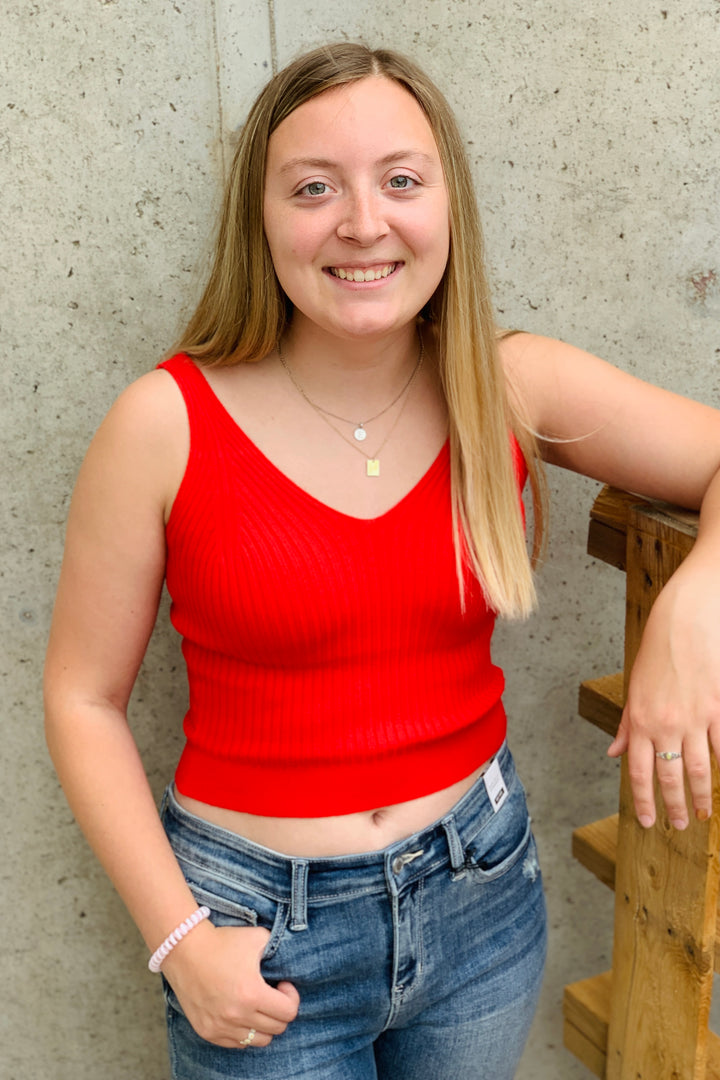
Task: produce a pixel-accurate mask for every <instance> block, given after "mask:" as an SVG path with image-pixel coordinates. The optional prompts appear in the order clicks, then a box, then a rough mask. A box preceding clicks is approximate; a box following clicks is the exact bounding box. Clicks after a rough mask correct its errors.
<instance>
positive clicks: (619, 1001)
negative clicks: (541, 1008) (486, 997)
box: [564, 488, 720, 1080]
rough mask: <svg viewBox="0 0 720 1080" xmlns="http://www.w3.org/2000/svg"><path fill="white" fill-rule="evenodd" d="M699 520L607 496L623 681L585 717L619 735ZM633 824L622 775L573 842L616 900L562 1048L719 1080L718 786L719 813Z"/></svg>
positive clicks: (593, 532)
mask: <svg viewBox="0 0 720 1080" xmlns="http://www.w3.org/2000/svg"><path fill="white" fill-rule="evenodd" d="M696 532H697V516H696V515H695V514H689V513H687V512H685V511H681V510H678V509H677V508H674V507H665V506H658V505H654V504H650V503H647V502H645V501H644V500H641V499H638V498H637V497H636V496H633V495H629V494H628V493H626V492H618V491H613V490H612V489H608V488H605V489H603V491H602V492H601V494H600V495H599V496H598V498H597V499H596V500H595V504H594V506H593V510H592V515H591V525H590V532H589V540H588V551H589V553H590V554H591V555H593V556H595V557H596V558H599V559H602V560H603V561H605V562H608V563H610V564H611V565H613V566H616V567H618V568H619V569H622V570H625V571H626V573H627V593H626V597H627V599H626V620H625V671H624V674H623V673H622V672H621V673H619V674H617V675H607V676H603V677H602V678H599V679H591V680H588V681H587V682H585V683H583V685H582V687H581V690H580V700H579V712H580V714H581V716H584V717H585V718H586V719H587V720H590V721H591V722H592V723H594V724H596V725H597V726H598V727H599V728H601V729H602V730H603V731H605V732H607V733H609V734H614V733H615V732H616V730H617V726H618V724H619V722H620V716H621V713H622V707H623V703H624V701H625V696H626V692H627V681H628V676H629V673H630V671H631V668H632V665H633V662H634V660H635V657H636V655H637V651H638V647H639V644H640V638H641V635H642V632H643V629H644V627H645V623H646V621H647V617H648V614H649V612H650V608H651V606H652V603H653V602H654V600H655V598H656V597H657V595H658V593H659V592H660V590H661V589H662V587H663V585H664V584H665V583H666V581H667V580H668V578H669V577H670V576H671V574H672V573H674V571H675V570H676V569H677V567H678V566H679V565H680V563H681V562H682V560H683V559H684V558H685V556H686V555H687V554H688V552H689V551H690V550H691V548H692V544H693V542H694V539H695V535H696ZM656 799H657V802H658V820H657V822H656V824H655V826H654V827H653V828H652V829H649V830H645V829H643V828H642V827H641V826H640V825H639V824H638V823H637V820H636V817H635V810H634V806H633V803H632V794H631V790H630V784H629V780H628V771H627V764H626V762H623V764H622V769H621V785H620V809H619V814H617V815H614V816H611V817H608V818H605V819H604V820H602V821H598V822H594V823H592V824H591V825H586V826H583V827H581V828H579V829H576V830H575V833H574V834H573V854H574V855H575V857H576V858H577V859H579V860H580V862H582V863H583V865H584V866H586V867H587V868H588V869H589V870H591V871H592V872H593V873H594V874H595V875H596V876H597V877H598V878H599V880H600V881H602V882H604V883H605V884H606V885H608V886H609V887H610V888H614V889H615V939H614V948H613V970H612V972H606V973H604V974H602V975H596V976H593V977H590V978H588V979H584V980H582V981H581V982H578V983H574V984H572V985H570V986H567V987H566V988H565V1001H564V1010H565V1045H566V1046H567V1047H568V1048H569V1049H570V1050H571V1051H572V1052H573V1053H574V1054H575V1055H576V1056H577V1057H579V1058H580V1060H582V1061H583V1062H584V1063H585V1064H586V1065H587V1066H588V1068H589V1069H590V1070H591V1071H592V1072H593V1073H594V1074H595V1075H596V1076H598V1077H601V1078H605V1080H720V1039H719V1038H718V1036H717V1035H715V1034H714V1033H713V1032H711V1031H709V1030H708V1014H709V1009H710V998H711V992H712V978H713V968H714V969H715V971H720V932H719V931H718V927H720V914H719V912H718V905H717V900H718V880H719V878H720V856H719V852H720V780H719V772H718V769H717V766H716V765H715V763H713V814H712V817H711V818H710V820H709V821H708V822H705V823H702V824H701V823H699V822H697V821H695V819H694V818H693V819H692V820H691V823H690V826H689V827H688V829H687V830H685V831H683V832H677V831H676V830H674V829H673V828H672V826H671V825H670V823H669V821H668V820H667V816H666V813H665V808H664V805H663V803H662V798H661V796H660V793H659V791H658V790H657V786H656Z"/></svg>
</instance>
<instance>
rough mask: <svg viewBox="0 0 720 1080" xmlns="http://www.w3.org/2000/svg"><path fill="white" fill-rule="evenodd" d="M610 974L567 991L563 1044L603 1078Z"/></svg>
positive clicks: (564, 1008)
mask: <svg viewBox="0 0 720 1080" xmlns="http://www.w3.org/2000/svg"><path fill="white" fill-rule="evenodd" d="M611 978H612V976H611V973H610V972H609V971H607V972H605V973H604V974H602V975H596V976H595V977H594V978H592V979H582V980H581V981H580V982H576V983H571V984H570V985H569V986H566V987H565V993H564V995H563V1015H564V1018H565V1022H564V1025H563V1041H564V1043H565V1046H566V1047H567V1049H568V1050H570V1051H571V1053H573V1054H574V1055H575V1056H576V1057H577V1058H579V1059H580V1061H582V1062H583V1064H584V1065H586V1066H587V1067H588V1069H590V1070H591V1072H593V1073H594V1074H595V1076H600V1077H604V1076H605V1070H606V1062H607V1039H608V1021H609V1018H610V992H611Z"/></svg>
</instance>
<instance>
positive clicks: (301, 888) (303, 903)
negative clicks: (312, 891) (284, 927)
mask: <svg viewBox="0 0 720 1080" xmlns="http://www.w3.org/2000/svg"><path fill="white" fill-rule="evenodd" d="M307 876H308V864H307V861H306V860H305V859H293V861H292V896H291V900H290V929H291V930H307V926H308V924H307Z"/></svg>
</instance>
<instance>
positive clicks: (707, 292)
mask: <svg viewBox="0 0 720 1080" xmlns="http://www.w3.org/2000/svg"><path fill="white" fill-rule="evenodd" d="M719 31H720V4H718V0H658V2H657V3H652V4H651V3H647V2H640V0H585V2H584V3H578V2H576V0H457V2H448V0H414V2H413V3H412V4H404V5H400V4H397V3H384V2H381V0H377V2H371V0H355V2H354V3H352V4H348V3H346V2H345V0H342V2H341V0H324V2H323V3H322V4H318V3H317V2H314V3H309V2H306V0H275V2H274V4H273V3H272V2H261V0H245V2H242V0H204V2H191V0H155V2H153V3H144V2H142V0H54V2H53V3H52V4H50V5H46V4H43V5H41V4H37V3H32V2H29V0H25V2H20V0H5V3H4V4H3V14H2V15H1V16H0V33H1V39H2V43H3V44H2V49H1V50H0V71H1V72H2V74H1V76H0V78H1V85H2V88H3V90H2V100H0V169H1V170H2V177H1V180H2V182H1V183H0V200H1V203H0V230H1V235H2V248H1V249H0V251H1V254H0V265H1V267H2V271H3V287H2V296H1V298H0V341H1V348H2V361H3V362H2V369H1V373H0V377H1V378H2V390H1V391H0V395H1V396H0V400H1V401H2V407H3V413H4V415H3V424H2V430H3V435H4V445H3V453H2V459H1V461H2V469H3V473H4V483H3V486H2V505H3V517H2V520H3V530H2V535H1V537H0V544H1V545H2V552H1V555H0V574H2V584H3V587H2V595H1V596H0V606H1V611H2V620H3V637H4V642H5V644H4V647H3V656H2V660H1V662H0V676H1V679H2V691H3V717H4V724H3V742H4V753H3V758H2V769H3V776H2V780H1V781H0V800H1V804H0V805H1V809H2V818H3V821H4V823H5V825H4V830H3V832H4V843H3V857H2V860H0V881H1V882H2V898H3V901H4V903H3V908H2V910H3V919H2V937H3V941H4V944H3V947H2V951H1V953H0V963H1V965H2V967H1V969H0V987H1V988H2V989H1V990H0V994H1V995H2V999H3V1001H2V1007H0V1047H2V1050H1V1051H0V1078H1V1080H37V1078H38V1077H48V1078H51V1080H91V1078H92V1080H96V1078H97V1077H98V1076H100V1075H102V1076H103V1077H105V1080H138V1078H141V1080H163V1078H166V1077H167V1075H168V1070H167V1065H166V1062H165V1051H164V1034H163V1027H162V1015H161V1002H160V993H159V985H158V982H157V980H156V979H154V978H152V977H151V976H150V975H149V974H148V973H147V971H146V969H145V961H146V956H145V950H144V947H143V945H142V943H141V942H140V940H139V937H138V935H137V933H136V931H135V929H134V927H133V926H132V924H131V922H130V920H129V918H128V916H127V915H126V914H125V912H124V909H123V908H122V906H121V904H120V902H119V901H118V899H117V898H116V897H115V896H114V894H113V892H112V890H111V888H110V886H109V885H108V884H107V883H106V881H105V880H104V877H103V875H102V873H101V871H100V870H99V869H98V868H97V867H96V865H95V863H94V861H93V858H92V856H91V855H90V853H89V852H88V850H87V848H86V846H85V844H84V841H83V840H82V838H81V837H80V836H79V834H78V831H77V829H76V827H75V825H74V823H73V821H72V816H71V814H70V812H69V811H68V809H67V807H66V805H65V803H64V801H63V798H62V795H61V793H60V791H59V788H58V785H57V782H56V780H55V778H54V774H53V772H52V770H51V768H50V765H49V761H48V758H47V755H46V752H45V749H44V744H43V742H42V735H41V701H40V673H41V664H42V654H43V649H44V642H45V637H46V632H47V626H48V620H49V616H50V610H51V604H52V596H53V590H54V583H55V580H56V576H57V572H58V566H59V561H60V554H61V545H62V535H63V523H64V519H65V514H66V510H67V505H68V498H69V493H70V490H71V486H72V482H73V477H74V475H75V473H76V470H77V468H78V466H79V463H80V460H81V458H82V454H83V452H84V449H85V447H86V445H87V443H88V441H89V439H90V436H91V434H92V432H93V430H94V428H95V427H96V425H97V424H98V422H99V420H100V419H101V417H102V416H103V414H104V413H105V411H106V409H107V408H108V406H109V404H110V402H111V401H112V400H113V398H114V396H115V395H116V394H117V393H118V392H119V391H120V389H121V388H122V387H123V386H124V385H126V383H127V382H128V381H130V380H131V379H132V378H134V377H136V376H137V375H139V374H141V373H142V372H144V371H146V370H147V369H149V368H150V367H152V366H153V365H154V364H155V363H156V362H157V360H158V358H159V357H160V355H161V353H162V352H163V351H164V350H165V348H166V347H167V346H168V344H169V343H170V342H171V340H172V339H173V337H174V336H175V333H176V330H177V328H178V327H179V325H180V324H181V322H182V320H183V318H184V317H185V316H186V315H187V313H188V312H189V310H190V307H191V305H192V301H193V298H194V297H195V296H196V295H197V290H198V287H199V283H200V281H201V280H202V274H203V267H204V258H205V253H206V251H207V247H208V235H209V233H210V232H211V229H212V224H213V220H214V213H215V209H216V206H217V189H218V181H219V179H220V177H221V174H222V171H223V167H224V162H225V161H226V160H227V157H228V153H229V150H228V147H229V143H230V141H231V137H232V131H233V129H234V128H236V127H237V126H238V124H240V123H241V121H242V118H243V115H244V111H245V109H246V107H247V105H248V103H249V101H250V100H251V98H252V96H253V94H254V93H255V91H256V90H257V89H258V88H259V87H260V85H261V84H262V83H263V82H264V81H265V79H266V78H267V76H268V75H269V73H270V72H271V70H272V67H273V62H274V61H277V62H279V63H280V64H282V63H284V62H285V61H286V60H287V59H289V58H290V57H291V56H293V55H294V54H295V53H296V52H298V51H301V50H303V49H305V48H306V47H310V46H313V45H316V44H319V43H321V42H323V41H325V40H329V39H339V38H347V39H362V40H365V41H367V42H368V43H369V44H371V45H381V44H382V45H389V46H392V47H395V48H398V49H401V50H404V51H406V52H408V53H410V54H411V55H413V56H414V57H415V58H416V59H417V60H418V61H419V62H420V63H421V64H423V65H424V66H426V68H427V69H428V70H429V71H430V73H431V74H432V75H433V76H434V77H435V78H436V79H437V81H438V83H439V84H440V85H441V86H442V87H443V89H444V90H445V91H446V93H447V95H448V97H449V99H450V101H451V103H452V104H453V106H454V107H455V108H456V110H457V113H458V115H459V118H460V121H461V124H462V126H463V130H464V133H465V136H466V138H467V143H468V149H469V152H470V156H471V159H472V162H473V166H474V169H475V174H476V178H477V182H478V190H479V198H480V202H481V207H482V212H483V217H484V221H485V226H486V232H487V240H488V248H489V255H490V267H491V275H492V278H493V281H494V286H495V294H496V299H497V305H498V308H499V309H500V311H501V313H502V318H503V320H504V322H505V323H506V325H513V326H521V327H525V328H528V329H534V330H537V331H541V332H544V333H549V334H552V335H556V336H559V337H563V338H565V339H568V340H571V341H573V342H574V343H576V344H578V345H582V346H584V347H586V348H589V349H591V350H593V351H595V352H597V353H599V354H601V355H603V356H605V357H606V358H608V359H610V360H612V361H614V362H615V363H617V364H619V365H620V366H621V367H624V368H626V369H628V370H632V371H634V372H636V373H637V374H639V375H641V376H643V377H646V378H648V379H651V380H653V381H655V382H657V383H660V384H662V385H665V386H668V387H670V388H672V389H675V390H679V391H681V392H685V393H687V394H689V395H692V396H695V397H697V398H699V399H702V400H704V401H707V402H710V403H715V404H716V403H717V402H718V398H719V395H718V381H719V372H720V250H719V246H718V244H719V241H718V236H719V235H720V230H719V228H718V225H720V221H719V220H718V219H719V218H720V198H719V196H720V191H719V190H718V186H719V181H718V176H719V175H720V172H719V170H718V165H720V161H719V160H718V159H719V158H720V136H719V134H718V126H717V125H718V115H719V113H718V105H719V102H718V96H719V95H720V79H719V78H718V61H719V60H720V41H719V37H718V34H719ZM552 484H553V489H554V496H555V497H554V507H555V512H554V516H553V527H552V542H551V550H550V555H549V559H548V562H547V565H546V566H545V568H544V570H543V573H542V576H541V580H540V591H541V595H542V609H541V612H540V614H539V615H537V616H536V617H535V618H533V619H532V621H531V622H530V623H529V624H527V625H523V626H510V627H502V628H501V630H500V631H499V634H498V638H499V640H498V649H497V653H498V656H499V657H500V659H501V661H502V662H503V663H504V664H505V665H506V668H507V671H508V683H509V689H508V695H507V703H508V707H509V713H510V720H511V734H512V742H513V745H514V749H515V751H516V756H517V757H518V759H519V762H520V765H521V768H522V771H523V773H524V775H525V778H526V783H527V787H528V789H529V793H530V798H531V802H532V806H533V812H534V817H535V821H536V829H537V834H538V841H539V845H540V849H541V855H542V857H543V861H544V867H545V882H546V888H547V894H548V901H549V905H550V922H551V933H552V936H551V958H550V963H549V968H548V976H547V981H546V987H545V992H544V996H543V1000H542V1003H541V1007H540V1011H539V1014H538V1018H537V1022H536V1025H535V1028H534V1032H533V1036H532V1042H531V1045H530V1047H529V1049H528V1052H527V1054H526V1056H525V1059H524V1063H523V1067H522V1070H521V1073H520V1076H521V1077H522V1078H523V1080H543V1078H550V1077H552V1078H553V1080H575V1078H577V1080H580V1078H581V1077H585V1076H587V1075H588V1074H587V1072H586V1071H585V1070H584V1069H583V1068H582V1067H581V1066H580V1065H579V1064H578V1063H576V1062H575V1061H574V1060H573V1059H572V1058H571V1057H570V1055H569V1054H568V1053H567V1052H566V1051H565V1050H563V1048H562V1034H561V1008H560V1003H561V994H562V987H563V984H564V983H565V982H568V981H570V980H573V979H576V978H580V977H584V976H586V975H591V974H594V973H596V972H598V971H601V970H603V969H605V968H606V967H608V966H609V962H610V959H609V958H610V946H611V908H612V902H611V896H610V894H609V893H608V892H607V891H606V890H605V889H603V887H602V886H600V885H599V884H598V883H596V882H595V881H594V880H590V879H589V877H588V875H587V874H586V873H585V872H584V871H583V870H582V869H581V868H579V867H577V866H576V865H574V864H573V862H572V860H571V857H570V833H571V830H572V828H573V827H574V826H575V825H577V824H581V823H583V822H585V821H588V820H592V819H593V818H595V817H597V816H600V815H604V814H606V813H610V812H612V811H613V809H614V808H615V802H616V789H617V768H616V766H615V765H614V764H612V763H609V762H608V761H607V760H606V759H605V756H604V751H605V746H606V743H607V740H606V739H605V738H604V737H603V736H602V735H601V734H599V733H598V732H596V731H595V730H594V729H590V728H589V727H588V726H587V725H585V724H584V723H583V722H581V721H579V720H577V719H576V714H575V702H576V687H577V683H578V680H579V678H580V677H586V676H589V675H592V674H601V673H604V672H606V671H611V670H615V669H616V668H617V667H618V666H619V663H620V657H621V652H622V603H621V585H622V583H621V581H620V580H619V575H616V574H615V573H614V572H613V571H611V570H610V569H608V568H607V567H605V566H597V565H593V563H592V561H591V560H590V559H589V558H587V556H586V555H585V554H584V542H585V535H586V521H587V513H588V509H589V506H590V503H591V500H592V497H593V493H594V490H595V485H593V484H591V483H589V482H586V481H584V480H581V479H578V478H576V477H571V476H563V477H560V476H553V477H552ZM184 694H185V689H184V682H183V675H182V671H181V667H180V665H179V651H178V647H177V642H176V641H175V640H174V638H173V636H172V635H171V633H170V632H169V630H168V627H167V625H166V622H165V621H163V620H161V623H160V626H159V628H158V630H157V632H156V635H155V637H154V640H153V643H152V646H151V649H150V653H149V656H148V659H147V663H146V665H145V668H144V669H143V672H142V674H141V676H140V679H139V681H138V686H137V690H136V694H135V698H134V705H133V724H134V729H135V731H136V733H137V738H138V741H139V743H140V745H141V748H142V750H143V753H144V755H145V760H146V762H147V766H148V771H149V774H150V777H151V780H152V783H153V786H154V788H155V790H156V791H157V792H158V793H159V792H160V790H161V788H162V786H163V784H164V783H165V781H166V779H167V778H168V777H169V776H170V775H171V771H172V767H173V763H174V760H175V758H176V756H177V754H178V750H179V745H180V721H181V717H182V712H183V701H184Z"/></svg>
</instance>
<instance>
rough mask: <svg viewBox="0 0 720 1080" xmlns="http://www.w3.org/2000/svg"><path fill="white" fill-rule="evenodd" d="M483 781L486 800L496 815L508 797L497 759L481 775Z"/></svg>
mask: <svg viewBox="0 0 720 1080" xmlns="http://www.w3.org/2000/svg"><path fill="white" fill-rule="evenodd" d="M483 780H484V781H485V789H486V791H487V793H488V799H489V800H490V802H491V804H492V808H493V810H494V811H495V813H496V814H497V812H498V810H499V809H500V807H501V806H502V804H503V803H504V802H505V800H506V799H507V796H508V790H507V785H506V783H505V781H504V779H503V774H502V773H501V771H500V766H499V765H498V761H497V758H495V760H494V761H493V763H492V765H490V766H489V768H488V769H487V771H486V772H485V773H484V774H483Z"/></svg>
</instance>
